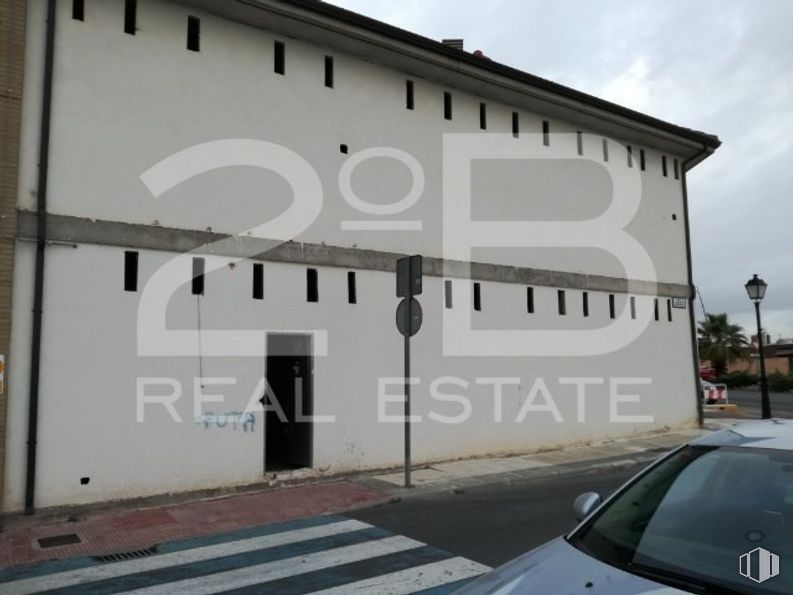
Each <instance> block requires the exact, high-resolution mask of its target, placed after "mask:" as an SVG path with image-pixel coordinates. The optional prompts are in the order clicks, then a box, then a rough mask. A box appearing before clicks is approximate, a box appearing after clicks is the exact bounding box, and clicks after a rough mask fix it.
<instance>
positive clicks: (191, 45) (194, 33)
mask: <svg viewBox="0 0 793 595" xmlns="http://www.w3.org/2000/svg"><path fill="white" fill-rule="evenodd" d="M187 49H188V50H190V51H191V52H200V51H201V19H199V18H198V17H187Z"/></svg>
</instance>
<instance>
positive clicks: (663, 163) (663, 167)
mask: <svg viewBox="0 0 793 595" xmlns="http://www.w3.org/2000/svg"><path fill="white" fill-rule="evenodd" d="M661 173H662V174H663V175H664V177H665V178H666V177H667V176H668V175H669V170H668V168H667V167H666V155H663V156H662V157H661Z"/></svg>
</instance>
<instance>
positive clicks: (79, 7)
mask: <svg viewBox="0 0 793 595" xmlns="http://www.w3.org/2000/svg"><path fill="white" fill-rule="evenodd" d="M72 18H73V19H74V20H75V21H84V20H85V2H84V0H73V1H72Z"/></svg>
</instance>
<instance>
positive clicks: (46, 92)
mask: <svg viewBox="0 0 793 595" xmlns="http://www.w3.org/2000/svg"><path fill="white" fill-rule="evenodd" d="M55 5H56V0H48V1H47V35H46V39H45V46H44V88H43V92H42V98H41V135H40V137H39V176H38V190H37V195H38V200H37V206H36V221H37V225H36V269H35V284H34V288H33V333H32V340H31V349H30V398H29V399H28V443H27V475H26V481H25V514H33V513H34V512H35V507H34V501H35V498H34V496H35V493H36V442H37V435H38V421H39V419H38V418H39V376H40V369H41V318H42V304H43V302H44V249H45V248H46V246H47V170H48V168H49V156H50V113H51V111H52V67H53V59H54V56H55V11H56V6H55Z"/></svg>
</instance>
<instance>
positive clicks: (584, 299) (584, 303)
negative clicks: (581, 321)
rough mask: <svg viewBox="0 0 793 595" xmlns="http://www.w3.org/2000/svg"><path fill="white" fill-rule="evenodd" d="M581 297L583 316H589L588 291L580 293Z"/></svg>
mask: <svg viewBox="0 0 793 595" xmlns="http://www.w3.org/2000/svg"><path fill="white" fill-rule="evenodd" d="M581 298H582V299H581V305H582V307H583V311H584V318H586V317H587V316H589V292H588V291H585V292H584V293H583V294H582V295H581Z"/></svg>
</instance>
